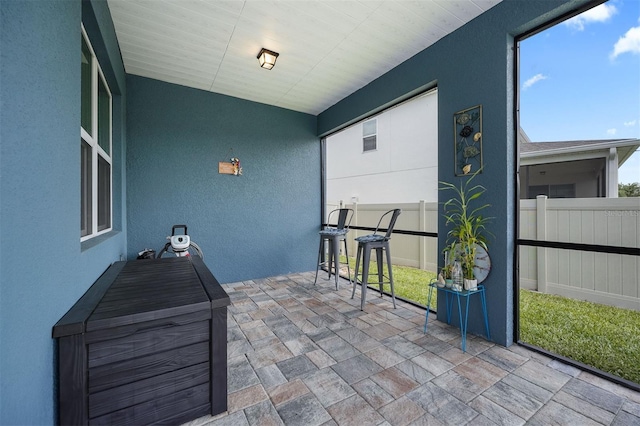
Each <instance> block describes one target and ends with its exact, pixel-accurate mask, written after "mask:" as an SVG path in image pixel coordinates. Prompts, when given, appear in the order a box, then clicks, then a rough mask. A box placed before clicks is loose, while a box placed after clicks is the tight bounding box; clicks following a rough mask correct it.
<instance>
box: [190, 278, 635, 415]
mask: <svg viewBox="0 0 640 426" xmlns="http://www.w3.org/2000/svg"><path fill="white" fill-rule="evenodd" d="M313 279H314V272H309V273H303V274H292V275H287V276H280V277H274V278H269V279H262V280H254V281H245V282H239V283H234V284H229V285H226V286H224V287H225V289H226V291H227V293H228V294H229V296H230V298H231V301H232V305H231V306H230V307H229V317H228V411H227V412H226V413H223V414H220V415H218V416H215V417H211V416H206V417H202V418H199V419H197V420H194V421H192V422H190V423H188V424H187V425H188V426H201V425H211V426H214V425H215V426H218V425H232V426H240V425H282V424H285V425H301V426H314V425H336V424H337V425H356V426H365V425H441V424H442V425H464V424H470V425H494V424H498V425H521V424H530V425H551V424H554V425H640V393H638V392H634V391H632V390H629V389H627V388H624V387H622V386H619V385H616V384H614V383H611V382H609V381H606V380H603V379H601V378H599V377H597V376H594V375H592V374H590V373H587V372H583V371H581V370H578V369H576V368H574V367H571V366H568V365H565V364H563V363H560V362H558V361H555V360H552V359H550V358H547V357H545V356H543V355H540V354H538V353H535V352H531V351H529V350H527V349H525V348H523V347H521V346H518V345H513V346H511V347H510V348H504V347H502V346H498V345H494V344H492V343H490V342H487V341H486V340H484V339H483V338H480V337H476V336H469V337H468V339H467V352H466V353H463V352H462V351H461V350H460V333H459V330H458V329H457V328H454V327H450V326H448V325H447V324H445V323H441V322H439V321H437V320H435V317H434V316H433V315H432V317H430V319H429V330H428V332H427V334H423V331H422V330H423V326H424V318H425V317H424V315H425V312H424V310H422V309H419V308H416V307H414V306H411V305H409V304H406V303H402V302H398V303H397V309H393V306H392V305H391V301H390V299H389V298H388V297H386V296H385V297H384V298H380V297H378V294H377V293H375V292H373V291H370V292H369V293H368V297H367V304H366V308H365V311H360V309H359V308H360V298H359V296H360V291H359V288H358V290H357V291H356V297H355V298H354V299H353V300H352V299H351V288H350V286H349V284H348V282H347V281H346V280H342V282H341V284H340V289H339V290H338V291H336V290H335V284H334V281H328V280H326V279H324V277H323V279H320V278H319V279H318V284H317V285H315V286H314V285H313ZM432 318H433V320H432Z"/></svg>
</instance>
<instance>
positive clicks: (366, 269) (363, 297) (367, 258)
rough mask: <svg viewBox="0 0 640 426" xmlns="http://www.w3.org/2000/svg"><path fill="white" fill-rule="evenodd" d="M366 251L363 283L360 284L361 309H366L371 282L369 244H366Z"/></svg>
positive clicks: (364, 248)
mask: <svg viewBox="0 0 640 426" xmlns="http://www.w3.org/2000/svg"><path fill="white" fill-rule="evenodd" d="M363 251H364V253H363V254H362V283H361V285H360V293H361V300H360V310H361V311H364V303H365V302H366V300H367V283H368V282H369V265H371V248H370V247H369V245H368V244H366V243H365V244H364V247H363Z"/></svg>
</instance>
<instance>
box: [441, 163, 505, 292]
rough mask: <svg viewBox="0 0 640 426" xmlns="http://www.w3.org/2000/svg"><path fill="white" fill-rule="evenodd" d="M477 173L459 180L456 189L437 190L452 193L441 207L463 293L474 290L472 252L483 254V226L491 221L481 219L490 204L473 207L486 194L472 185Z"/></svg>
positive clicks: (447, 185) (451, 186) (446, 186)
mask: <svg viewBox="0 0 640 426" xmlns="http://www.w3.org/2000/svg"><path fill="white" fill-rule="evenodd" d="M479 172H480V170H478V171H476V172H475V173H474V174H473V175H471V176H470V177H469V178H468V179H466V180H463V181H462V182H461V183H460V186H456V185H454V184H452V183H449V182H440V184H441V185H442V186H441V187H440V190H444V191H452V192H453V197H452V198H451V199H449V200H448V201H446V202H445V203H444V205H443V209H444V218H445V219H446V223H445V224H446V226H451V229H450V230H449V232H448V233H447V243H448V244H447V248H450V247H455V248H454V250H453V251H454V252H455V253H456V255H457V256H458V258H459V259H460V262H461V264H462V270H463V275H464V279H465V284H464V287H465V289H467V290H469V289H474V288H476V287H477V279H476V277H475V275H474V268H475V266H476V252H477V249H478V247H482V248H483V249H485V250H487V236H488V235H490V232H489V231H488V230H487V229H486V225H487V224H488V223H489V222H490V221H491V219H493V218H491V217H484V216H483V215H482V212H483V210H484V209H486V208H487V207H489V206H490V204H480V205H478V206H476V204H478V203H479V198H480V197H481V196H482V194H484V193H485V192H486V188H485V187H484V186H482V185H478V184H473V179H474V178H475V177H476V176H477V174H478V173H479ZM487 251H488V250H487Z"/></svg>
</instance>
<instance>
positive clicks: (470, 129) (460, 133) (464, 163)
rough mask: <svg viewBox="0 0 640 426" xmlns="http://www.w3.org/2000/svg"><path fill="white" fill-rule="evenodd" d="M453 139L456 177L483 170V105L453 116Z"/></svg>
mask: <svg viewBox="0 0 640 426" xmlns="http://www.w3.org/2000/svg"><path fill="white" fill-rule="evenodd" d="M453 137H454V138H453V140H454V141H455V143H454V144H455V157H454V158H455V164H454V169H455V175H456V176H464V175H466V174H469V173H471V172H475V171H478V170H480V169H482V105H477V106H474V107H471V108H467V109H463V110H462V111H458V112H456V113H455V114H453ZM480 173H482V172H480Z"/></svg>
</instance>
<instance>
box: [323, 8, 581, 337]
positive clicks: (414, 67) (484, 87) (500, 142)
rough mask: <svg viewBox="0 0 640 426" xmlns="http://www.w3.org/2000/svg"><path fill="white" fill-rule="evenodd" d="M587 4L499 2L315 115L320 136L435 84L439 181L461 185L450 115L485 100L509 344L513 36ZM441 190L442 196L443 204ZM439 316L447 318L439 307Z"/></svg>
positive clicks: (487, 181)
mask: <svg viewBox="0 0 640 426" xmlns="http://www.w3.org/2000/svg"><path fill="white" fill-rule="evenodd" d="M585 3H586V1H584V0H571V1H567V2H561V1H529V2H524V1H519V0H504V1H503V2H501V3H500V4H498V5H497V6H495V7H493V8H492V9H490V10H489V11H488V12H486V13H484V14H482V15H480V16H479V17H477V18H476V19H474V20H473V21H471V22H469V23H468V24H467V25H465V26H463V27H461V28H460V29H458V30H457V31H455V32H454V33H452V34H449V35H448V36H446V37H444V38H443V39H441V40H440V41H438V42H437V43H435V44H434V45H433V46H431V47H429V48H428V49H426V50H424V51H422V52H420V53H418V54H417V55H415V56H414V57H412V58H411V59H409V60H407V61H406V62H404V63H402V64H401V65H399V66H397V67H396V68H394V69H393V70H391V71H389V72H388V73H386V74H384V75H383V76H381V77H380V78H378V79H377V80H375V81H373V82H371V83H370V84H369V85H367V86H365V87H364V88H362V89H361V90H359V91H357V92H355V93H354V94H352V95H351V96H349V97H347V98H345V99H343V100H342V101H340V102H338V103H337V104H336V105H334V106H333V107H331V108H329V109H327V110H326V111H324V112H323V113H321V114H320V115H319V116H318V130H319V133H320V134H325V133H327V132H330V131H332V130H335V129H336V128H339V127H340V126H342V125H343V124H344V123H349V122H352V121H354V120H357V119H358V118H360V117H363V116H366V115H368V114H369V113H370V112H371V111H375V110H377V109H378V108H380V106H382V105H386V104H389V103H392V102H393V101H394V100H395V99H399V98H402V97H403V96H406V94H407V93H411V92H413V91H417V90H420V88H424V87H429V86H434V85H437V87H438V129H439V134H438V180H440V181H447V182H454V183H458V182H460V180H461V179H462V178H459V177H455V176H454V173H453V169H454V167H453V156H454V136H453V131H452V127H453V126H452V119H453V114H454V113H455V112H456V111H460V110H463V109H466V108H470V107H473V106H475V105H478V104H481V105H482V107H483V110H482V114H483V125H482V127H483V138H482V140H483V150H484V171H483V173H482V175H480V176H478V178H477V179H476V181H477V183H480V184H482V185H484V186H485V187H487V188H489V191H488V192H487V194H486V195H487V196H486V198H485V201H486V202H488V203H490V204H491V205H492V206H491V208H490V209H488V210H487V213H486V214H487V215H489V216H493V217H495V219H494V221H493V224H492V226H491V227H490V230H491V232H493V234H494V235H495V236H496V237H495V239H494V240H493V241H492V242H490V245H489V251H490V254H491V260H492V272H491V274H490V275H489V277H488V278H487V281H486V282H485V284H486V287H487V304H488V306H489V324H490V327H491V337H492V339H493V340H494V341H495V342H497V343H500V344H502V345H510V344H511V343H512V342H513V318H514V314H513V312H514V311H513V308H514V307H513V276H514V273H513V269H514V268H513V258H514V250H515V237H516V234H515V215H516V202H515V191H516V180H515V175H516V162H515V143H516V138H515V126H514V109H515V97H514V75H513V74H514V68H513V67H514V57H515V56H514V37H515V36H517V35H519V34H522V33H524V32H527V31H530V30H531V29H533V28H535V27H537V26H539V25H540V24H542V23H544V22H546V21H548V20H550V19H553V18H554V17H557V16H560V15H562V14H563V13H566V12H567V11H569V10H571V9H574V8H577V7H579V6H581V5H584V4H585ZM446 195H447V194H445V193H442V192H441V193H440V194H439V201H440V202H441V203H442V202H444V201H446V199H445V198H444V197H445V196H446ZM438 231H439V247H440V250H441V249H442V248H444V242H445V239H446V228H445V221H444V219H443V218H442V216H440V221H439V223H438ZM441 303H442V304H444V301H441ZM478 306H479V304H475V303H474V304H472V305H471V311H470V319H469V330H470V331H471V332H473V333H476V334H483V332H484V331H483V324H482V321H481V315H480V310H479V309H477V307H478ZM438 315H439V318H440V319H441V320H444V319H445V312H444V310H441V311H439V312H438Z"/></svg>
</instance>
